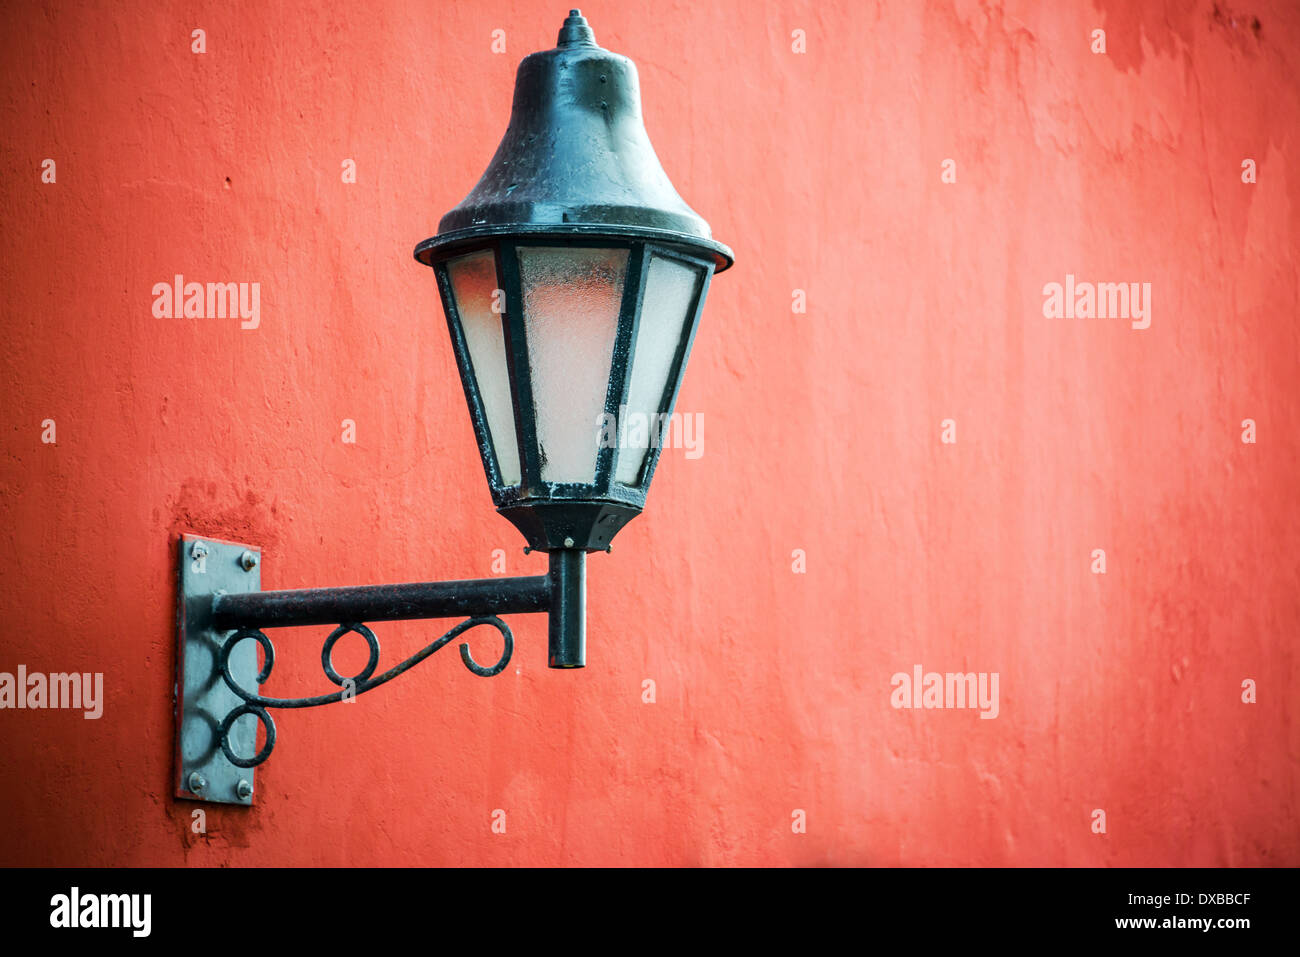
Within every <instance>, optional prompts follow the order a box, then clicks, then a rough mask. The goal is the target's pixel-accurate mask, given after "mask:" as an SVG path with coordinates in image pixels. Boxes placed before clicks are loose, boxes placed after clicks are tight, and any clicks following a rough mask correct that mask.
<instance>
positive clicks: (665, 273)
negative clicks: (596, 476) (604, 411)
mask: <svg viewBox="0 0 1300 957" xmlns="http://www.w3.org/2000/svg"><path fill="white" fill-rule="evenodd" d="M699 284H700V270H699V269H698V268H697V267H694V266H688V265H686V264H685V263H681V262H678V261H677V260H675V259H662V258H660V257H658V256H654V257H652V258H651V260H650V271H649V273H648V274H647V275H646V282H645V300H644V302H643V304H642V306H641V321H640V324H639V325H638V326H637V330H636V347H635V349H634V350H633V352H632V383H631V385H630V386H629V387H628V393H627V408H626V410H623V414H622V416H621V420H620V422H619V446H620V447H619V453H618V468H617V470H616V471H615V473H614V477H615V478H616V479H617V480H618V481H620V482H622V483H623V484H624V485H635V484H637V480H638V479H639V478H640V475H641V467H642V466H643V465H644V464H645V460H646V457H647V456H648V454H649V450H650V449H651V448H653V447H655V446H656V445H658V444H659V442H660V441H663V440H666V439H667V438H668V435H667V432H668V420H667V417H666V415H663V416H661V415H660V413H661V412H663V413H667V412H669V411H671V410H670V409H660V407H659V405H660V403H661V402H662V401H663V399H664V390H665V387H666V386H667V385H668V376H669V375H670V374H671V373H672V366H673V360H674V359H676V358H677V347H678V345H680V343H681V341H682V336H683V335H684V334H685V332H686V330H685V328H684V327H685V325H686V321H687V319H688V318H689V316H688V315H687V313H688V310H689V309H690V308H691V301H692V299H693V297H694V295H695V290H696V288H697V287H698V286H699Z"/></svg>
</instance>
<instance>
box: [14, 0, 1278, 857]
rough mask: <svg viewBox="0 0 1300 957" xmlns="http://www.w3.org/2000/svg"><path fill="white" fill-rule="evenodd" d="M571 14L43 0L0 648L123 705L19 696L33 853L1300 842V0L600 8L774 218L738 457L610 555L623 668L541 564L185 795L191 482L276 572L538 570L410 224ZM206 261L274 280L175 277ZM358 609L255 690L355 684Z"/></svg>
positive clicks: (738, 413)
mask: <svg viewBox="0 0 1300 957" xmlns="http://www.w3.org/2000/svg"><path fill="white" fill-rule="evenodd" d="M566 9H567V8H565V7H563V6H561V5H556V4H542V3H527V4H524V3H518V4H507V3H494V2H480V0H476V2H473V3H469V2H466V3H423V2H409V3H397V2H374V3H371V2H367V3H356V4H320V3H305V2H296V0H295V2H285V3H277V4H261V3H247V2H245V3H233V4H232V3H173V2H167V3H158V4H153V3H149V4H146V3H128V4H109V3H100V4H86V5H82V4H61V3H47V4H34V3H29V4H15V5H11V6H9V7H8V8H7V9H6V10H5V12H4V14H3V21H2V22H3V55H2V56H0V62H3V67H2V72H3V85H2V86H0V122H2V123H3V128H4V130H5V136H4V137H3V140H2V141H0V174H2V176H3V185H2V186H0V190H2V193H3V199H2V202H3V221H4V224H5V228H4V231H3V235H2V236H0V281H2V284H3V285H2V289H3V297H2V298H0V314H2V316H3V343H4V345H3V349H0V375H3V380H4V392H3V394H4V399H3V404H2V405H0V409H2V410H3V416H2V419H0V436H2V438H0V442H2V443H3V444H2V446H0V451H2V453H3V456H2V458H0V554H2V555H3V556H4V559H5V561H4V574H3V579H2V583H0V672H8V673H14V672H16V670H17V668H18V666H19V665H23V666H25V667H26V669H27V670H28V671H29V672H33V671H35V672H47V673H48V672H69V671H78V672H99V673H102V674H103V676H104V678H103V681H104V694H105V699H106V700H105V702H104V710H103V715H102V717H101V718H99V719H98V720H87V719H85V718H84V717H83V716H82V713H81V712H79V711H71V710H63V711H55V710H45V711H40V710H3V711H0V863H2V864H89V865H115V864H128V865H139V864H165V865H178V864H189V865H219V864H233V865H267V864H296V865H343V864H355V865H371V864H399V865H408V864H484V865H499V864H528V865H536V864H672V865H692V864H703V865H726V864H744V865H753V864H879V865H900V864H901V865H950V864H957V865H1063V864H1065V865H1148V864H1155V865H1162V864H1163V865H1258V864H1266V865H1267V864H1291V865H1296V864H1300V823H1298V821H1300V808H1298V807H1297V801H1298V799H1300V773H1298V768H1300V764H1298V762H1300V727H1298V726H1297V723H1296V720H1295V713H1294V705H1295V702H1296V699H1297V691H1300V687H1298V685H1297V678H1298V677H1300V674H1298V669H1300V665H1298V663H1297V653H1296V638H1297V631H1298V629H1300V559H1298V556H1300V504H1298V503H1297V494H1296V492H1297V480H1296V474H1297V466H1298V465H1300V462H1298V453H1300V437H1298V436H1300V433H1298V430H1297V421H1300V334H1298V333H1297V326H1296V317H1297V285H1298V280H1300V273H1298V271H1297V261H1298V257H1297V239H1300V177H1298V175H1297V173H1296V168H1297V167H1296V160H1295V155H1296V150H1297V149H1300V141H1298V140H1297V137H1298V136H1300V96H1298V94H1300V84H1298V83H1297V74H1296V70H1297V66H1296V65H1297V63H1300V13H1298V12H1297V10H1296V8H1295V7H1294V5H1293V4H1289V3H1284V2H1276V3H1265V2H1259V3H1253V4H1250V3H1246V2H1245V0H1216V2H1210V0H1199V2H1195V3H1187V4H1183V3H1164V4H1161V3H1141V4H1138V3H1132V4H1130V3H1117V2H1109V0H1106V2H1100V3H1098V4H1092V3H1087V2H1071V3H1056V2H1053V3H1046V2H1043V3H1032V2H1008V3H998V2H984V3H980V2H975V0H963V2H955V3H954V2H915V3H913V2H906V3H904V2H897V3H892V2H891V3H865V2H863V3H859V2H817V3H813V2H805V3H787V4H777V3H753V2H739V0H734V2H725V3H693V4H687V3H683V2H666V3H660V4H655V5H650V6H647V5H644V4H633V3H613V2H596V3H593V4H591V6H590V7H585V6H584V11H583V12H584V13H585V14H586V15H587V16H588V18H589V19H590V21H591V24H592V27H593V29H594V30H595V32H596V36H597V39H598V40H599V41H600V42H601V44H602V45H603V46H606V47H608V48H609V49H612V50H616V51H618V52H621V53H624V54H627V55H628V56H630V57H632V58H633V59H634V60H635V61H636V62H637V64H638V66H639V69H640V75H641V82H642V89H643V95H644V105H645V113H646V123H647V127H648V130H649V132H650V136H651V139H652V140H653V142H654V144H655V147H656V149H657V151H658V153H659V156H660V159H661V160H662V162H663V165H664V168H665V169H666V170H667V171H668V174H669V175H670V176H671V177H672V179H673V181H674V183H675V184H676V186H677V187H678V189H679V191H680V192H681V193H682V195H683V196H684V197H685V198H686V200H687V201H688V202H689V203H690V204H691V205H692V206H693V207H694V208H695V209H697V210H698V211H700V213H701V214H702V215H704V216H705V217H706V218H707V219H708V220H709V221H710V223H711V224H712V226H713V229H714V233H715V235H716V236H717V237H718V238H719V239H721V240H723V241H724V242H727V243H730V244H731V245H732V246H733V247H734V249H735V250H736V255H737V265H736V267H735V268H734V269H733V270H732V271H731V272H729V273H726V274H724V275H721V276H719V277H718V278H717V280H716V281H715V282H714V284H713V287H712V292H711V295H710V299H709V303H708V306H707V308H706V310H705V315H704V322H703V325H702V328H701V330H700V334H699V337H698V339H697V342H696V348H695V352H694V355H693V358H692V362H691V366H690V369H689V371H688V373H687V377H686V382H685V386H684V389H683V392H682V395H681V398H680V402H679V409H680V410H682V411H686V412H690V413H693V414H694V413H698V414H699V416H700V417H701V418H700V421H702V423H703V433H702V438H703V445H702V450H703V454H702V455H700V456H698V457H694V458H692V457H690V456H688V455H687V450H685V449H670V450H668V451H666V452H665V454H664V459H663V462H662V463H661V466H660V468H659V471H658V474H657V476H656V480H655V483H654V487H653V489H652V490H651V493H650V498H649V503H648V507H647V510H646V512H645V514H644V515H643V516H642V517H640V518H639V519H637V520H636V521H635V522H633V523H632V524H631V525H630V526H629V527H628V528H627V529H626V530H625V531H623V532H622V533H621V534H620V536H619V537H618V539H617V540H616V542H615V547H614V551H613V553H612V554H610V555H596V556H593V557H592V559H591V561H590V564H589V607H590V612H589V652H588V667H587V668H586V670H585V671H580V672H559V671H550V670H548V669H547V668H546V660H545V641H546V634H545V623H544V621H543V620H542V619H540V618H536V619H534V618H531V617H521V618H517V619H515V621H514V622H513V624H514V627H515V633H516V640H517V648H516V653H515V658H514V661H513V662H512V664H511V665H510V667H509V669H508V671H507V672H506V673H504V674H502V675H500V676H499V677H496V678H492V679H487V680H484V679H479V678H476V677H474V676H473V675H471V674H469V673H468V672H466V671H465V669H464V668H462V667H461V665H460V663H459V662H458V661H457V660H456V656H455V651H454V649H452V650H448V651H445V652H443V653H442V654H441V655H439V656H436V657H435V658H434V659H432V660H430V661H428V662H426V663H425V664H423V665H421V666H420V667H419V668H417V669H416V670H415V671H413V672H412V673H410V674H408V675H407V676H405V677H404V678H403V679H401V680H399V681H397V682H395V683H393V684H390V685H388V686H386V687H385V688H383V689H382V690H377V691H375V692H373V693H371V694H368V695H365V696H363V697H362V698H360V699H359V700H358V701H357V702H356V703H355V704H354V705H352V706H342V705H338V706H334V707H331V708H323V709H318V710H315V711H311V712H293V713H282V714H281V717H280V720H279V733H280V741H279V744H278V745H277V747H276V750H275V754H274V756H273V757H272V758H271V760H270V761H269V762H268V763H267V764H266V765H265V766H264V767H263V768H261V769H260V770H259V772H258V795H257V806H256V807H255V808H254V809H252V810H249V809H246V808H222V807H210V808H209V809H208V811H207V829H206V833H204V834H196V833H195V832H194V830H193V827H192V824H193V819H192V816H191V812H192V811H193V810H194V808H195V805H193V804H189V803H186V802H183V801H181V802H178V801H175V800H173V798H172V797H171V796H170V794H171V786H170V783H171V776H172V715H171V708H172V700H171V699H172V684H173V669H174V667H175V651H174V641H175V571H174V569H175V566H176V563H177V559H176V547H177V546H176V540H177V536H178V535H179V534H180V533H182V532H195V533H199V534H202V535H207V536H217V537H221V538H225V539H231V540H235V541H241V542H248V543H252V544H255V545H258V546H261V547H262V548H263V549H264V550H265V559H264V563H263V568H262V576H263V577H262V580H263V584H264V587H267V588H293V587H307V586H322V585H341V584H363V583H373V582H395V581H413V580H423V579H442V578H463V577H475V576H489V575H492V574H499V573H500V567H499V564H498V567H497V568H494V567H493V555H494V550H497V549H501V550H504V553H505V555H506V556H507V557H506V560H505V561H506V567H505V572H506V573H507V574H512V575H518V574H534V573H539V572H541V571H542V570H543V569H544V556H540V555H536V554H534V555H529V556H525V555H524V554H523V553H522V549H521V546H522V544H523V543H522V541H521V539H520V538H519V536H518V534H517V533H516V532H515V530H514V529H513V528H512V527H511V526H510V525H509V524H508V523H507V522H506V521H505V520H503V519H501V518H500V517H498V516H497V515H496V514H495V512H494V511H493V510H492V508H491V502H490V499H489V496H488V492H487V488H486V485H485V483H484V480H483V475H482V469H481V466H480V463H479V461H478V458H477V454H476V451H475V447H474V444H473V439H472V433H471V429H470V423H469V419H468V416H467V414H466V410H465V406H464V400H463V397H462V394H461V389H460V386H459V383H458V380H457V376H456V370H455V365H454V362H453V359H452V355H451V350H450V347H449V343H448V341H447V334H446V327H445V324H444V321H443V318H442V314H441V307H440V304H439V301H438V296H437V291H436V288H435V283H434V279H433V275H432V273H431V272H430V271H429V270H427V269H425V268H424V267H422V266H419V265H418V264H416V263H415V262H414V261H413V260H412V258H411V250H412V248H413V246H414V244H415V243H416V242H417V241H419V240H421V239H423V238H424V237H426V236H428V235H430V234H431V233H432V232H433V231H434V229H435V228H436V225H437V221H438V218H439V216H440V215H441V214H442V213H443V212H444V211H445V210H447V209H448V208H450V207H451V206H452V205H454V204H455V203H456V202H458V201H459V200H460V199H461V198H462V197H463V196H464V194H465V193H466V192H468V191H469V189H470V187H471V186H473V184H474V182H475V181H476V179H477V177H478V174H479V173H480V172H481V171H482V170H483V168H484V167H485V166H486V164H487V161H488V159H489V158H490V156H491V154H492V152H493V150H494V149H495V147H496V144H497V142H498V140H499V138H500V135H501V133H502V132H503V131H504V129H505V124H506V120H507V117H508V113H509V106H510V97H511V91H512V88H513V82H514V71H515V67H516V65H517V63H518V60H519V59H520V58H521V57H522V56H523V55H525V54H527V53H529V52H531V51H533V50H536V49H543V48H547V47H550V46H552V45H553V44H554V39H555V34H556V31H557V29H558V28H559V25H560V21H561V20H562V19H563V17H564V14H565V12H566ZM195 29H202V30H204V31H205V38H206V52H204V53H195V52H192V42H193V41H192V39H191V34H192V31H193V30H195ZM1098 29H1101V30H1104V31H1105V44H1106V50H1105V52H1104V53H1095V52H1093V50H1092V47H1093V46H1094V45H1095V44H1096V42H1097V41H1096V40H1094V38H1093V31H1094V30H1098ZM495 30H503V31H505V33H504V42H505V46H506V52H505V53H504V54H501V53H494V52H493V50H492V46H493V42H494V36H493V31H495ZM795 31H803V33H802V35H800V34H796V33H795ZM801 44H802V45H804V49H805V52H799V50H798V48H799V47H800V46H801ZM46 159H53V160H54V161H55V166H54V170H55V176H54V182H43V181H42V180H43V175H42V174H43V161H44V160H46ZM348 159H351V160H354V161H355V167H356V182H355V183H347V182H344V181H343V179H344V178H343V175H342V164H343V162H344V161H345V160H348ZM1247 159H1251V160H1253V161H1254V169H1255V179H1256V181H1255V182H1253V183H1252V182H1244V181H1243V175H1244V173H1243V161H1244V160H1247ZM946 160H952V161H953V162H952V163H951V164H946V163H945V161H946ZM945 174H947V175H945ZM954 178H955V181H949V182H945V179H947V180H953V179H954ZM1246 178H1247V179H1249V176H1248V175H1246ZM178 273H179V274H182V275H184V276H185V277H187V279H192V280H195V281H200V282H209V281H236V282H240V281H243V282H258V283H260V295H261V299H260V324H259V325H258V327H257V328H255V329H243V328H241V324H240V322H239V321H238V320H236V319H193V318H191V319H185V318H171V319H167V318H158V317H156V316H155V315H154V312H153V302H154V300H153V294H152V289H153V287H154V284H155V283H159V282H169V281H171V279H172V277H173V276H174V275H176V274H178ZM1067 274H1069V275H1072V276H1074V277H1075V279H1076V280H1077V281H1079V282H1083V281H1090V282H1126V283H1127V282H1136V283H1150V290H1151V291H1150V296H1149V298H1148V299H1147V300H1146V303H1147V305H1149V307H1150V308H1149V312H1148V313H1147V316H1148V318H1149V320H1150V324H1149V326H1148V327H1147V328H1135V327H1134V325H1135V323H1136V324H1137V325H1139V326H1140V325H1142V323H1143V322H1144V321H1145V320H1139V319H1133V320H1132V321H1130V319H1129V318H1124V317H1122V316H1121V317H1110V318H1078V317H1075V318H1067V317H1064V316H1055V315H1053V316H1048V315H1045V298H1046V297H1045V294H1044V286H1045V285H1046V284H1048V283H1052V282H1057V283H1062V284H1064V283H1065V282H1066V276H1067ZM795 290H802V291H803V298H804V300H805V301H806V311H797V309H798V306H799V300H800V296H799V295H798V293H796V292H795ZM1048 311H1050V310H1048ZM345 419H351V420H353V421H354V422H355V425H356V442H355V443H354V444H348V443H345V442H344V441H343V434H342V422H343V420H345ZM1246 419H1250V420H1253V422H1254V424H1255V425H1254V435H1253V438H1254V439H1255V441H1253V442H1252V441H1243V439H1250V438H1251V437H1252V436H1251V429H1250V426H1248V425H1247V426H1243V420H1246ZM47 420H53V422H54V432H53V434H52V435H51V434H49V432H50V429H49V426H48V425H47V424H46V422H47ZM945 420H951V422H949V423H948V424H947V425H945ZM43 438H45V439H47V440H46V441H43ZM50 438H52V439H53V441H52V442H51V441H48V439H50ZM954 438H955V441H945V439H949V440H951V439H954ZM1098 549H1100V550H1103V551H1104V553H1105V573H1104V574H1101V573H1098V571H1097V569H1098V568H1099V565H1098V559H1097V558H1096V557H1095V555H1094V550H1098ZM327 630H328V629H302V630H300V631H296V632H293V633H291V634H283V635H279V636H277V648H278V651H279V659H278V664H277V667H276V671H275V675H274V678H273V681H272V683H271V685H270V686H269V688H268V692H267V693H270V694H281V695H295V694H312V693H320V692H322V691H324V690H329V688H330V687H332V686H329V685H328V684H327V683H326V682H325V679H324V678H323V676H322V675H321V673H320V668H319V647H320V640H321V639H322V638H323V637H324V634H325V633H326V631H327ZM441 630H442V629H441V628H440V627H439V623H437V622H426V623H414V624H402V625H377V626H376V631H377V632H378V634H379V636H380V639H381V641H382V642H383V643H384V655H385V661H386V662H391V661H396V660H398V656H404V655H405V654H409V653H411V652H413V651H414V650H416V649H418V648H419V647H421V646H422V645H423V644H425V643H427V642H428V641H429V640H431V639H432V638H433V637H434V636H435V635H436V634H438V633H439V632H440V631H441ZM354 640H355V639H354ZM494 642H495V643H496V644H495V647H493V645H494ZM359 644H360V643H359V642H358V645H359ZM473 644H474V647H475V648H476V653H477V654H478V655H479V657H480V659H487V658H489V657H490V656H491V655H492V654H494V653H495V651H496V650H498V649H499V648H500V645H499V639H497V638H495V637H494V636H492V635H488V636H486V637H484V636H477V637H475V639H474V642H473ZM345 645H346V643H345ZM362 660H363V656H362V653H361V650H360V649H359V648H358V647H352V646H346V647H342V646H341V647H340V651H339V655H338V665H339V669H340V670H341V671H345V672H346V670H347V669H348V668H351V669H352V670H356V668H357V667H359V664H360V663H361V661H362ZM916 665H920V666H922V668H923V669H924V670H925V671H936V672H977V673H978V672H984V673H989V674H993V673H996V674H997V675H998V676H999V702H998V713H997V716H996V718H994V719H991V720H988V719H982V718H981V717H980V713H979V711H977V710H972V709H926V708H921V709H913V708H896V707H894V706H893V705H892V704H891V694H892V693H893V691H894V684H893V683H892V679H893V676H894V675H895V674H897V673H905V674H908V675H909V676H910V674H911V673H912V670H913V668H914V666H916ZM647 679H651V680H653V681H654V682H655V685H654V688H655V701H654V702H653V703H646V702H645V701H643V682H644V681H646V680H647ZM1247 681H1250V682H1254V688H1255V693H1254V694H1255V701H1254V702H1253V703H1251V702H1250V701H1249V700H1243V698H1245V699H1249V698H1250V697H1251V693H1250V690H1249V689H1250V685H1246V686H1245V689H1243V682H1247ZM498 809H499V810H502V811H504V812H505V820H506V831H505V833H504V834H501V833H494V832H493V830H492V827H491V825H492V820H493V812H494V811H496V810H498ZM800 810H801V811H803V812H804V815H803V819H804V820H805V821H806V832H805V833H799V828H798V827H797V825H798V822H799V819H800V818H799V815H798V814H797V813H796V812H797V811H800ZM1097 810H1101V811H1104V812H1105V832H1104V833H1099V832H1098V821H1099V820H1100V819H1099V818H1098V817H1097V815H1096V814H1095V811H1097Z"/></svg>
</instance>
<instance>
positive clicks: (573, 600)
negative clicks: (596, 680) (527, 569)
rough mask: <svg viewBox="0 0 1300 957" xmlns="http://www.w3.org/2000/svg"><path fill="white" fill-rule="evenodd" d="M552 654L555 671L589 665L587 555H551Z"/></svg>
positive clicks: (572, 552) (566, 552) (578, 552)
mask: <svg viewBox="0 0 1300 957" xmlns="http://www.w3.org/2000/svg"><path fill="white" fill-rule="evenodd" d="M550 554H551V572H550V575H549V576H548V578H549V581H550V587H551V618H550V635H549V639H550V640H549V644H550V654H549V656H548V659H547V664H548V665H549V666H550V667H552V668H585V667H586V666H587V553H586V552H584V551H581V550H579V549H571V548H566V549H563V550H561V551H555V552H551V553H550Z"/></svg>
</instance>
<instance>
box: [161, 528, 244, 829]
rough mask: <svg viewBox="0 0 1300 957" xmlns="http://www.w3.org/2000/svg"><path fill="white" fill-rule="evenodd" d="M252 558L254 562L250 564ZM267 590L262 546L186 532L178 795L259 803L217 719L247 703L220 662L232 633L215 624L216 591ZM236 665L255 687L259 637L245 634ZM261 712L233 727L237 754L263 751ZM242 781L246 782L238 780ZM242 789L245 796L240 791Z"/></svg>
mask: <svg viewBox="0 0 1300 957" xmlns="http://www.w3.org/2000/svg"><path fill="white" fill-rule="evenodd" d="M246 566H248V567H246ZM261 590H262V555H261V550H260V549H257V548H254V547H253V546H251V545H240V544H236V543H234V542H223V541H221V540H220V539H216V538H205V537H203V536H200V535H182V536H181V539H180V578H179V587H178V589H177V594H178V597H179V609H178V616H177V619H178V620H177V633H176V689H175V693H176V711H175V719H176V770H175V785H176V792H175V793H176V796H177V797H178V798H185V799H187V800H191V801H215V802H218V803H221V804H242V805H250V804H252V803H253V794H254V790H253V784H254V781H253V771H254V769H253V768H240V767H236V766H235V765H233V764H231V763H230V762H229V761H228V760H226V756H225V754H224V753H222V750H221V743H220V742H219V741H218V740H217V727H218V725H220V724H221V721H222V719H223V718H225V716H226V715H228V714H229V713H230V712H231V711H233V710H234V709H235V708H236V707H238V706H239V705H241V704H243V703H244V702H243V700H242V699H240V698H239V696H238V695H236V694H235V693H234V692H233V691H231V690H230V689H229V688H228V687H227V686H226V683H225V681H223V680H222V678H221V673H220V671H219V670H218V669H217V652H218V651H219V650H220V649H221V645H222V643H223V642H224V641H225V640H226V639H227V638H228V637H229V636H230V635H231V634H232V632H229V631H221V632H217V631H213V629H212V597H213V596H214V595H216V594H218V593H219V592H222V593H226V594H232V595H233V594H238V593H242V592H250V591H261ZM230 671H231V676H232V677H233V678H234V679H235V681H236V682H237V683H238V684H239V685H240V686H241V687H244V688H255V687H257V673H258V666H257V642H254V641H244V642H241V643H240V644H239V646H238V647H236V648H235V649H234V650H233V651H232V652H231V655H230ZM257 728H258V723H257V718H256V717H254V716H253V715H244V716H243V717H241V718H240V719H239V720H237V721H236V722H235V723H234V725H233V726H232V727H231V729H230V747H231V748H232V749H233V750H234V752H235V754H237V755H248V756H250V757H251V756H252V755H253V754H254V753H255V752H256V751H257ZM241 782H244V783H245V787H244V788H243V789H241V788H240V783H241ZM241 790H243V791H244V793H245V794H246V795H247V796H244V797H241Z"/></svg>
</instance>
